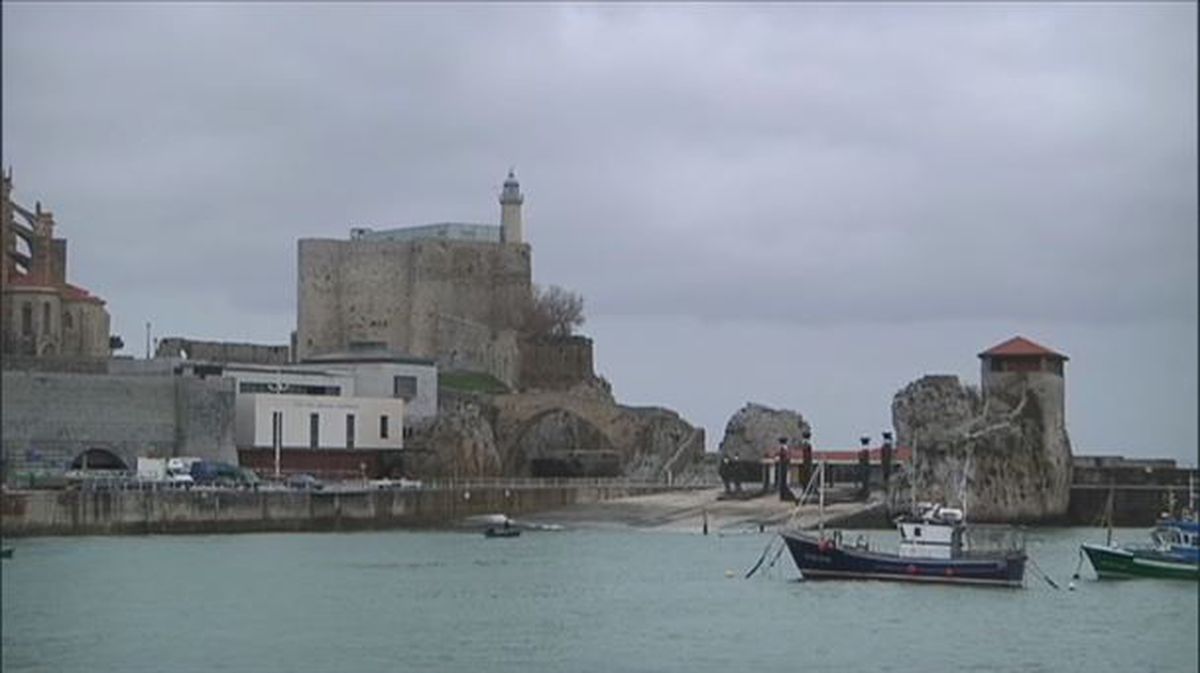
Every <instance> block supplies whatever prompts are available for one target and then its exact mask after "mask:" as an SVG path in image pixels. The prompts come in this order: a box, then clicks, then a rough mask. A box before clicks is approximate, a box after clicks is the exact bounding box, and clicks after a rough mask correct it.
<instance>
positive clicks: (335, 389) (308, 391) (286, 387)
mask: <svg viewBox="0 0 1200 673" xmlns="http://www.w3.org/2000/svg"><path fill="white" fill-rule="evenodd" d="M238 392H239V393H286V394H288V395H317V396H326V397H337V396H339V395H341V394H342V387H341V386H316V385H305V384H302V383H270V382H267V381H242V382H240V383H238Z"/></svg>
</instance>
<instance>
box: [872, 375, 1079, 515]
mask: <svg viewBox="0 0 1200 673" xmlns="http://www.w3.org/2000/svg"><path fill="white" fill-rule="evenodd" d="M1062 394H1063V390H1062V378H1061V377H1055V376H1051V375H1044V374H1039V373H1031V374H1028V375H1022V374H1006V375H1005V376H1003V377H993V378H992V379H991V380H989V381H988V387H987V388H986V389H985V390H984V391H983V392H982V393H981V392H980V391H979V390H978V389H975V388H973V387H970V386H965V385H963V384H962V383H960V382H959V380H958V377H955V376H925V377H923V378H921V379H919V380H917V381H914V382H913V383H910V384H909V385H908V386H906V387H905V388H904V389H902V390H901V391H900V392H898V393H896V396H895V398H894V399H893V401H892V423H893V426H894V427H895V429H896V439H897V441H898V443H899V445H900V446H907V447H910V448H912V449H913V450H914V452H915V455H916V468H915V471H914V476H915V481H916V495H915V497H916V498H917V499H918V500H934V501H942V502H947V503H948V504H955V505H957V504H962V500H963V496H965V505H966V507H967V511H968V515H969V517H970V518H971V519H972V520H973V521H997V522H999V521H1005V522H1018V521H1019V522H1034V521H1054V520H1057V519H1059V518H1061V517H1062V516H1064V515H1065V513H1066V511H1067V501H1068V498H1069V496H1070V483H1071V446H1070V441H1069V440H1068V438H1067V433H1066V428H1065V426H1064V422H1063V417H1062ZM911 488H912V484H911V482H910V481H909V479H908V478H907V477H901V478H900V479H898V480H895V481H893V484H892V497H893V506H894V507H900V506H903V505H904V504H906V503H907V502H908V500H909V498H910V495H911V494H910V489H911Z"/></svg>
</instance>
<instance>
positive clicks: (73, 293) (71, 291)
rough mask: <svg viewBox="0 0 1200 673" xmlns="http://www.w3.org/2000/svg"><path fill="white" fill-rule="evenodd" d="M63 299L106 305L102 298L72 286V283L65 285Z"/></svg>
mask: <svg viewBox="0 0 1200 673" xmlns="http://www.w3.org/2000/svg"><path fill="white" fill-rule="evenodd" d="M63 298H64V299H70V300H72V301H90V302H92V303H95V304H103V303H104V300H103V299H101V298H100V297H97V296H96V295H94V294H92V293H91V292H88V291H87V290H85V289H83V288H81V287H79V286H78V285H72V284H70V283H64V284H63Z"/></svg>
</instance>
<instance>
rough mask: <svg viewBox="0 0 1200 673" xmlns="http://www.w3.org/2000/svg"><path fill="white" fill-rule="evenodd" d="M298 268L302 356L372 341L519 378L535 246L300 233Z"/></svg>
mask: <svg viewBox="0 0 1200 673" xmlns="http://www.w3.org/2000/svg"><path fill="white" fill-rule="evenodd" d="M297 270H298V288H297V298H298V299H297V301H298V303H299V307H298V312H297V315H298V320H297V323H298V324H297V351H298V356H299V358H300V359H305V358H308V357H312V356H315V355H321V354H323V353H333V352H344V351H349V350H353V349H355V348H356V347H362V346H368V345H369V346H377V347H382V348H386V349H387V350H391V351H394V352H398V353H405V354H408V355H412V356H416V357H425V358H431V359H434V360H436V361H437V362H438V364H439V366H441V367H443V368H463V369H471V370H475V371H485V372H488V373H491V374H492V375H494V376H496V377H497V378H500V379H501V380H504V381H506V382H512V381H515V379H516V370H517V369H518V368H519V363H518V359H517V356H516V348H515V335H511V336H506V335H505V334H504V333H505V331H507V330H511V329H512V328H513V327H515V326H516V325H517V322H518V321H519V319H520V316H521V315H522V311H523V310H524V307H525V306H526V304H527V302H528V300H529V297H530V294H531V281H530V274H531V269H530V251H529V246H528V245H523V244H496V243H487V242H472V241H456V240H415V241H387V240H382V241H374V240H363V239H357V240H350V241H336V240H326V239H302V240H301V241H300V245H299V262H298V265H297ZM510 342H511V345H510Z"/></svg>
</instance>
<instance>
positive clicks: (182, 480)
mask: <svg viewBox="0 0 1200 673" xmlns="http://www.w3.org/2000/svg"><path fill="white" fill-rule="evenodd" d="M198 460H200V459H199V458H148V457H146V456H138V459H137V476H138V480H140V481H148V482H155V483H163V484H166V485H168V486H172V487H182V488H191V486H192V484H194V483H196V481H195V480H194V479H192V475H191V468H192V463H194V462H196V461H198Z"/></svg>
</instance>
